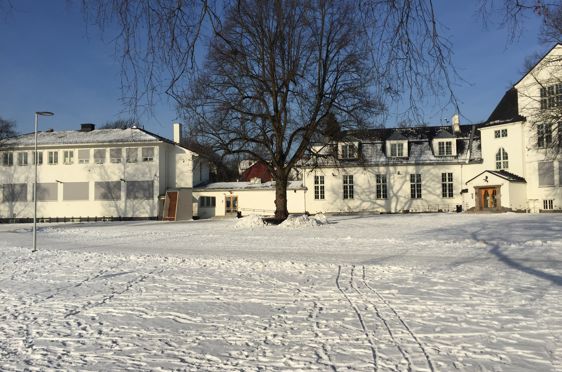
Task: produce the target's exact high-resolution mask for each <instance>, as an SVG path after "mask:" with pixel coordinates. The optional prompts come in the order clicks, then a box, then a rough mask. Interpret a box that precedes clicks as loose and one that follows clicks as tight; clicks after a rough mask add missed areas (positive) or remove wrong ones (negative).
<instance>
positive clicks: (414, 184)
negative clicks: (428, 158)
mask: <svg viewBox="0 0 562 372" xmlns="http://www.w3.org/2000/svg"><path fill="white" fill-rule="evenodd" d="M410 197H411V198H412V199H421V197H422V184H421V174H419V173H418V174H410Z"/></svg>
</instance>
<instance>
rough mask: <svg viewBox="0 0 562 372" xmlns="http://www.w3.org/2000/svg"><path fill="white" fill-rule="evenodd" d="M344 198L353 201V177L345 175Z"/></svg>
mask: <svg viewBox="0 0 562 372" xmlns="http://www.w3.org/2000/svg"><path fill="white" fill-rule="evenodd" d="M343 198H344V199H346V200H347V199H353V175H352V174H344V175H343Z"/></svg>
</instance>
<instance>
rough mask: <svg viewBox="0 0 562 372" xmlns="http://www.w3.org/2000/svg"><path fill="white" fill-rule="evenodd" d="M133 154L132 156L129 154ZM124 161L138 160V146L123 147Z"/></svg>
mask: <svg viewBox="0 0 562 372" xmlns="http://www.w3.org/2000/svg"><path fill="white" fill-rule="evenodd" d="M132 154H135V155H134V157H133V156H130V155H132ZM125 161H126V162H127V163H138V161H139V149H138V147H127V148H126V149H125Z"/></svg>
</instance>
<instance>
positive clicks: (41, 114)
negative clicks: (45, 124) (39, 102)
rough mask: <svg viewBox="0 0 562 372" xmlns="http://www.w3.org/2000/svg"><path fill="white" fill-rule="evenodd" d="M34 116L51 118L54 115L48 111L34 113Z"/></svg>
mask: <svg viewBox="0 0 562 372" xmlns="http://www.w3.org/2000/svg"><path fill="white" fill-rule="evenodd" d="M35 115H39V116H53V115H54V113H52V112H50V111H37V112H35Z"/></svg>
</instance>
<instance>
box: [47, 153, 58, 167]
mask: <svg viewBox="0 0 562 372" xmlns="http://www.w3.org/2000/svg"><path fill="white" fill-rule="evenodd" d="M47 154H48V156H49V164H50V165H56V164H58V163H59V152H58V151H49V152H48V153H47Z"/></svg>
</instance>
